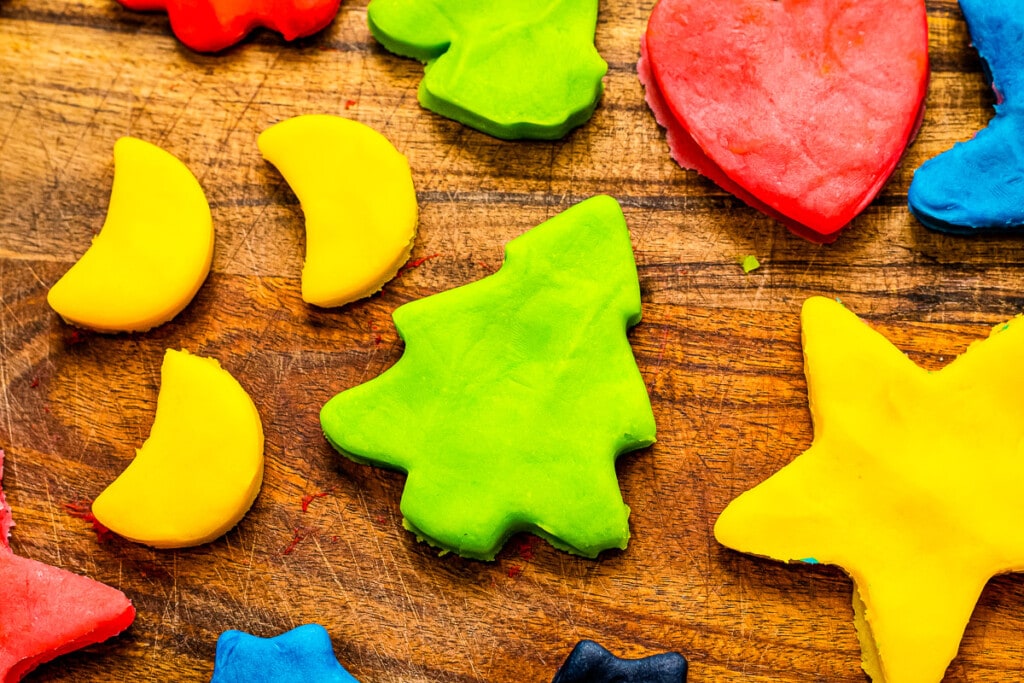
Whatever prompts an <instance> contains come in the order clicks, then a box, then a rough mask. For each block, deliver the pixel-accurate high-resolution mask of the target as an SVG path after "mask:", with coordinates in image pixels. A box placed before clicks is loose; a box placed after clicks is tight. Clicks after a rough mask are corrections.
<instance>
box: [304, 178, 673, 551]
mask: <svg viewBox="0 0 1024 683" xmlns="http://www.w3.org/2000/svg"><path fill="white" fill-rule="evenodd" d="M394 319H395V327H397V328H398V333H399V334H400V335H401V336H402V338H403V339H404V340H405V342H406V349H405V353H404V354H403V356H402V358H401V359H399V361H398V362H397V363H396V364H395V365H394V367H392V368H391V369H389V370H388V371H386V372H385V373H384V374H382V375H381V376H380V377H377V378H376V379H373V380H371V381H370V382H367V383H366V384H363V385H360V386H357V387H355V388H354V389H350V390H348V391H345V392H342V393H341V394H339V395H338V396H335V397H334V398H333V399H331V401H330V402H328V403H327V405H326V406H324V408H323V410H322V411H321V414H320V419H321V422H322V423H323V427H324V432H325V433H326V435H327V439H328V440H329V441H330V442H331V444H332V445H333V446H334V447H335V448H337V449H338V450H339V451H341V452H342V453H344V454H345V455H347V456H348V457H350V458H352V459H353V460H356V461H357V462H363V463H369V464H374V465H379V466H383V467H392V468H395V469H398V470H401V471H404V472H408V474H409V476H408V480H407V481H406V485H405V492H404V493H403V495H402V514H403V515H404V517H405V526H406V528H407V529H409V530H410V531H412V532H413V533H415V534H416V535H417V537H419V538H420V539H421V540H426V541H427V542H429V543H431V544H432V545H435V546H438V547H440V548H443V549H445V550H450V551H452V552H455V553H458V554H459V555H462V556H464V557H470V558H476V559H487V560H490V559H493V558H494V556H495V554H496V553H497V552H498V550H499V549H500V548H501V546H502V545H503V544H504V543H505V541H506V539H507V538H508V537H509V536H510V535H512V534H513V533H516V532H519V531H527V530H528V531H531V532H533V533H536V534H538V535H540V536H542V537H544V538H546V539H548V541H550V542H551V543H552V545H554V546H555V547H557V548H561V549H563V550H567V551H569V552H573V553H577V554H579V555H584V556H587V557H595V556H596V555H597V554H598V553H599V552H601V551H602V550H605V549H607V548H625V547H626V542H627V540H628V539H629V525H628V522H627V518H628V516H629V508H628V507H626V506H625V505H624V504H623V502H622V494H621V493H620V492H619V487H618V481H617V480H616V478H615V466H614V463H615V459H616V457H617V456H618V455H619V454H620V453H623V452H626V451H630V450H633V449H636V448H642V447H644V446H647V445H649V444H651V443H653V442H654V416H653V414H652V412H651V404H650V400H649V399H648V397H647V391H646V388H645V387H644V383H643V379H642V378H641V377H640V372H639V370H638V369H637V366H636V362H635V360H634V359H633V354H632V349H631V348H630V346H629V341H628V339H627V338H626V329H627V328H628V327H630V326H632V325H635V324H636V323H637V322H639V320H640V288H639V285H638V283H637V275H636V264H635V263H634V261H633V252H632V247H631V245H630V241H629V231H628V229H627V228H626V222H625V220H624V218H623V216H622V210H621V209H620V208H619V205H618V203H617V202H616V201H615V200H614V199H612V198H611V197H606V196H600V197H594V198H591V199H588V200H587V201H584V202H581V203H580V204H578V205H576V206H574V207H572V208H570V209H568V210H567V211H565V212H564V213H561V214H559V215H557V216H555V217H554V218H552V219H550V220H549V221H547V222H546V223H543V224H542V225H540V226H538V227H537V228H535V229H533V230H531V231H529V232H527V233H526V234H524V235H522V236H520V237H518V238H516V239H514V240H512V241H511V242H509V243H508V245H507V246H506V258H505V264H504V265H503V266H502V268H501V270H499V271H498V272H497V273H495V274H494V275H492V276H490V277H486V278H484V279H483V280H480V281H478V282H474V283H471V284H469V285H466V286H463V287H459V288H457V289H453V290H450V291H447V292H442V293H441V294H436V295H434V296H430V297H427V298H425V299H421V300H419V301H413V302H412V303H408V304H406V305H404V306H401V307H399V308H398V309H397V310H396V311H395V313H394Z"/></svg>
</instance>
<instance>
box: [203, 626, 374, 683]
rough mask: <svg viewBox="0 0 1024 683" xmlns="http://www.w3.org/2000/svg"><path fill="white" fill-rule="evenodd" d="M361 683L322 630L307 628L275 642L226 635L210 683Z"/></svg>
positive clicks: (238, 633) (239, 633)
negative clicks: (350, 671)
mask: <svg viewBox="0 0 1024 683" xmlns="http://www.w3.org/2000/svg"><path fill="white" fill-rule="evenodd" d="M310 681H316V683H359V681H357V680H356V679H355V678H352V676H351V675H350V674H349V673H348V672H347V671H345V669H344V668H343V667H342V666H341V664H339V663H338V660H337V658H336V657H335V656H334V648H333V647H332V646H331V637H330V636H329V635H328V634H327V631H326V630H325V629H324V627H323V626H320V625H319V624H306V625H304V626H299V627H298V628H294V629H292V630H291V631H288V632H286V633H282V634H281V635H279V636H277V637H275V638H259V637H257V636H252V635H249V634H248V633H243V632H242V631H225V632H224V633H222V634H221V636H220V638H218V639H217V658H216V660H215V662H214V665H213V678H212V679H211V680H210V683H309V682H310Z"/></svg>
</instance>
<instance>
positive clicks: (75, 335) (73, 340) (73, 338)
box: [67, 330, 85, 346]
mask: <svg viewBox="0 0 1024 683" xmlns="http://www.w3.org/2000/svg"><path fill="white" fill-rule="evenodd" d="M84 341H85V335H84V334H82V331H81V330H71V332H70V333H68V339H67V343H68V346H74V345H75V344H81V343H82V342H84Z"/></svg>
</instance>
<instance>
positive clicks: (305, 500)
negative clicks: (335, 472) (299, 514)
mask: <svg viewBox="0 0 1024 683" xmlns="http://www.w3.org/2000/svg"><path fill="white" fill-rule="evenodd" d="M327 493H328V492H327V491H320V492H319V493H307V494H306V495H304V496H303V497H302V500H301V503H302V511H303V512H309V504H310V503H312V502H313V500H314V499H316V498H323V497H324V496H326V495H327Z"/></svg>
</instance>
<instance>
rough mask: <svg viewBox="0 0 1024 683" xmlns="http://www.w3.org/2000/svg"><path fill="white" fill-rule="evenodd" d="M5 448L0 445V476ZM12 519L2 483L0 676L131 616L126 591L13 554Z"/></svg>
mask: <svg viewBox="0 0 1024 683" xmlns="http://www.w3.org/2000/svg"><path fill="white" fill-rule="evenodd" d="M3 468H4V452H3V450H0V480H2V478H3ZM12 526H14V522H13V520H12V518H11V508H10V506H9V505H8V504H7V501H6V499H5V498H4V493H3V489H2V487H0V586H2V587H3V590H0V681H3V683H15V681H19V680H21V678H22V677H23V676H25V675H26V674H28V673H29V672H30V671H32V670H33V669H35V668H36V667H37V666H39V665H40V664H43V663H44V662H48V661H50V660H51V659H54V658H55V657H58V656H60V655H62V654H66V653H68V652H73V651H75V650H78V649H80V648H83V647H86V646H88V645H92V644H94V643H99V642H102V641H104V640H106V639H108V638H112V637H113V636H115V635H117V634H119V633H121V632H122V631H124V630H125V629H126V628H128V627H129V626H130V625H131V623H132V621H134V620H135V608H134V607H132V603H131V601H129V600H128V598H127V597H125V595H124V593H122V592H121V591H119V590H117V589H116V588H112V587H111V586H107V585H106V584H102V583H100V582H98V581H94V580H92V579H90V578H88V577H86V576H81V575H79V574H74V573H72V572H69V571H66V570H64V569H60V568H59V567H53V566H51V565H48V564H44V563H42V562H38V561H36V560H31V559H29V558H27V557H19V556H17V555H15V554H14V552H13V551H12V550H11V547H10V545H9V544H8V540H7V536H8V534H9V533H10V529H11V527H12Z"/></svg>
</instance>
